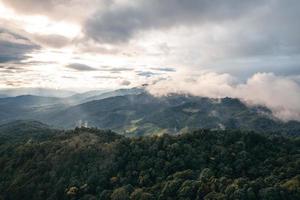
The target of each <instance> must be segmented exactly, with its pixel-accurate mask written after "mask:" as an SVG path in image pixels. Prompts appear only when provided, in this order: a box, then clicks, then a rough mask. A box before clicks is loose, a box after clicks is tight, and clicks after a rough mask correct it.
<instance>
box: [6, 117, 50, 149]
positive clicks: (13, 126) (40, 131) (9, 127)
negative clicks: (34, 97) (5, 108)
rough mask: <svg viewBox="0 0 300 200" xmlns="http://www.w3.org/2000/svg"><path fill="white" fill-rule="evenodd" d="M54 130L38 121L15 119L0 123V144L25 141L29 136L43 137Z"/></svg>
mask: <svg viewBox="0 0 300 200" xmlns="http://www.w3.org/2000/svg"><path fill="white" fill-rule="evenodd" d="M54 132H56V130H55V129H52V128H51V127H50V126H49V125H46V124H43V123H41V122H38V121H31V120H17V121H12V122H9V123H5V124H0V144H2V143H5V142H7V141H9V142H12V141H13V142H20V141H27V140H28V139H31V138H35V139H38V138H44V137H46V136H48V135H50V134H53V133H54Z"/></svg>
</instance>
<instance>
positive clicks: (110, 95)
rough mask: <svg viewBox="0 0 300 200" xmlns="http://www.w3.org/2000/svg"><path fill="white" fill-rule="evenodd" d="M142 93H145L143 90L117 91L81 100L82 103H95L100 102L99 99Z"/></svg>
mask: <svg viewBox="0 0 300 200" xmlns="http://www.w3.org/2000/svg"><path fill="white" fill-rule="evenodd" d="M144 92H145V90H144V89H143V88H130V89H119V90H114V91H109V92H104V93H102V94H99V95H93V96H88V97H87V98H84V99H83V100H82V103H83V102H89V101H95V100H101V99H105V98H110V97H116V96H126V95H138V94H141V93H144Z"/></svg>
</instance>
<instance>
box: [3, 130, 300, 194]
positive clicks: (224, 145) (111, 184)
mask: <svg viewBox="0 0 300 200" xmlns="http://www.w3.org/2000/svg"><path fill="white" fill-rule="evenodd" d="M18 126H19V125H16V126H15V127H16V129H10V131H11V133H10V134H11V135H14V134H18V133H17V132H18V129H17V127H18ZM27 126H28V125H27ZM19 128H20V130H21V128H22V126H20V127H19ZM45 131H46V132H47V131H50V130H49V129H47V128H46V129H45ZM0 132H1V130H0ZM33 132H35V131H34V130H33ZM27 134H29V133H25V134H24V135H23V137H25V138H26V137H27V139H26V140H23V141H22V140H20V141H19V142H6V143H2V144H0V199H5V200H18V199H22V200H27V199H30V200H39V199H43V200H47V199H49V200H50V199H52V200H53V199H82V200H83V199H105V200H109V199H112V200H120V199H121V200H123V199H124V200H127V199H133V200H138V199H143V200H145V199H147V200H149V199H153V200H154V199H160V200H164V199H199V200H200V199H206V200H208V199H245V200H246V199H247V200H248V199H291V200H294V199H295V200H296V199H299V198H300V176H299V175H300V152H299V149H300V138H299V137H282V136H271V137H266V136H262V135H259V134H256V133H252V132H241V131H208V130H198V131H194V132H190V133H187V134H181V135H177V136H170V135H162V136H160V137H158V136H151V137H139V138H126V137H123V136H120V135H117V134H116V133H113V132H111V131H103V130H97V129H87V128H81V129H78V128H77V129H75V130H70V131H54V132H51V134H48V135H47V136H45V137H40V138H38V139H37V138H35V137H31V138H30V139H29V138H28V135H27ZM40 134H42V135H44V134H45V133H40Z"/></svg>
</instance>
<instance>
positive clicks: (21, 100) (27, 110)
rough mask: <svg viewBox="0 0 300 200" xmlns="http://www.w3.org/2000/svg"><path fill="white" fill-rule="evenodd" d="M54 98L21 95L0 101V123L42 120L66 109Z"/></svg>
mask: <svg viewBox="0 0 300 200" xmlns="http://www.w3.org/2000/svg"><path fill="white" fill-rule="evenodd" d="M66 106H67V105H66V104H65V102H64V101H63V100H62V99H60V98H56V97H41V96H33V95H23V96H17V97H7V98H1V99H0V123H1V122H2V123H3V122H7V121H11V120H17V119H33V120H42V119H44V118H45V116H47V115H49V114H51V113H53V112H55V111H57V110H62V109H63V108H66Z"/></svg>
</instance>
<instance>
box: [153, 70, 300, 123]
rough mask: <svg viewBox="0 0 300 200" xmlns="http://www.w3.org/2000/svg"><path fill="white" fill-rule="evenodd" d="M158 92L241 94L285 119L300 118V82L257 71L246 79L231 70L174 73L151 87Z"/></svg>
mask: <svg viewBox="0 0 300 200" xmlns="http://www.w3.org/2000/svg"><path fill="white" fill-rule="evenodd" d="M148 90H149V92H150V93H152V94H154V95H168V94H169V93H187V94H191V95H196V96H205V97H211V98H223V97H232V98H239V99H241V100H243V101H245V102H246V103H247V104H249V105H256V104H259V105H265V106H267V107H268V108H270V109H271V110H272V112H273V114H274V116H276V117H278V118H280V119H282V120H285V121H287V120H300V103H299V102H300V85H299V82H297V81H295V80H293V79H292V78H289V77H284V76H276V75H274V74H273V73H256V74H255V75H253V76H252V77H250V78H249V79H248V80H247V81H246V82H245V83H239V82H237V81H236V78H235V77H233V76H231V75H229V74H217V73H204V74H201V75H199V76H197V77H196V76H191V77H190V78H188V79H184V78H182V76H174V77H173V78H172V79H168V80H162V81H159V82H157V83H156V84H154V85H150V86H149V87H148Z"/></svg>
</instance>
